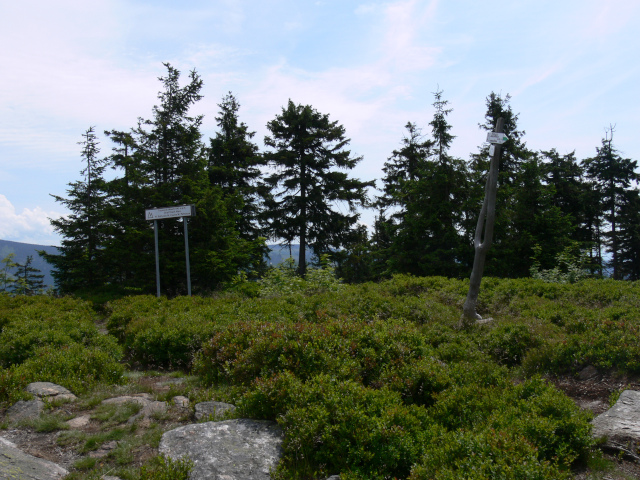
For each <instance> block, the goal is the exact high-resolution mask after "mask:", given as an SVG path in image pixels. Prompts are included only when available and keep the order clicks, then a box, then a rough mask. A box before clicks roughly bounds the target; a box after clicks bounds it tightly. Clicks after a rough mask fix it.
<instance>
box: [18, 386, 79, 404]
mask: <svg viewBox="0 0 640 480" xmlns="http://www.w3.org/2000/svg"><path fill="white" fill-rule="evenodd" d="M27 392H29V393H31V394H33V395H35V396H36V397H39V398H46V399H47V400H53V399H55V400H76V399H77V397H76V396H75V395H74V394H73V393H71V392H70V391H69V390H67V389H66V388H64V387H62V386H60V385H56V384H55V383H51V382H33V383H30V384H29V385H27Z"/></svg>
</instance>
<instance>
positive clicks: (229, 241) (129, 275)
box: [106, 64, 264, 295]
mask: <svg viewBox="0 0 640 480" xmlns="http://www.w3.org/2000/svg"><path fill="white" fill-rule="evenodd" d="M165 66H166V68H167V75H166V76H164V77H160V81H161V82H162V85H163V90H161V91H160V92H159V94H158V99H159V105H156V106H154V108H153V116H152V118H151V119H148V120H143V119H141V120H139V123H138V126H137V127H136V128H134V129H132V130H131V131H130V132H118V131H111V132H107V134H108V136H109V137H110V138H111V139H112V140H113V141H114V143H115V144H116V146H115V148H114V153H113V155H112V157H111V159H112V161H113V165H114V167H115V168H117V169H119V170H121V171H122V172H123V173H124V176H123V177H122V178H117V179H115V180H114V181H112V182H110V184H109V188H110V192H111V194H112V195H113V205H114V206H115V208H114V209H113V210H112V216H113V229H114V234H113V239H112V241H111V242H110V243H109V245H108V246H107V248H106V251H107V252H108V253H109V254H110V258H111V259H112V261H113V263H112V265H113V268H112V274H113V283H117V284H123V285H129V286H134V287H140V288H143V289H144V290H147V291H152V290H153V286H154V285H155V278H154V277H155V267H154V262H155V259H154V257H155V256H154V238H153V228H152V224H151V223H150V222H147V221H146V220H145V219H144V211H145V209H148V208H158V207H168V206H173V205H182V204H195V205H196V212H197V214H196V216H195V217H193V218H190V219H189V220H188V221H189V224H190V225H191V228H190V229H189V244H190V251H191V255H190V258H191V266H192V277H193V283H194V286H195V287H196V288H200V289H205V290H206V289H210V288H215V287H216V286H218V285H219V284H221V283H223V282H225V281H229V280H230V279H231V277H232V276H233V275H235V274H237V273H238V270H239V269H249V270H251V269H252V268H253V266H254V264H259V263H260V262H262V261H263V259H262V255H263V251H264V240H263V239H260V238H256V239H246V238H242V237H241V235H240V233H239V232H238V230H237V225H238V224H239V223H240V221H239V218H238V217H239V211H240V210H241V207H240V205H241V200H239V198H238V197H237V196H231V197H226V198H225V196H224V194H223V191H222V188H221V187H220V186H218V185H212V184H211V183H210V179H209V174H208V172H207V163H208V158H207V152H206V149H205V146H204V144H203V142H202V138H201V137H202V135H201V132H200V127H201V124H202V116H190V114H189V112H190V110H191V108H192V107H193V105H194V104H195V103H196V102H198V101H199V100H200V99H201V98H202V97H201V95H200V90H201V88H202V80H201V79H200V77H199V75H198V74H197V73H196V72H195V71H192V72H191V73H190V75H189V81H188V82H187V83H186V85H184V86H181V85H180V81H179V80H180V72H179V71H178V70H176V69H175V68H173V67H172V66H171V65H169V64H165ZM158 224H159V246H160V252H161V255H160V257H161V258H160V270H161V271H160V275H161V278H162V279H164V280H162V285H163V290H165V291H167V292H168V293H169V294H170V295H174V294H178V293H183V292H184V291H185V289H186V274H185V258H184V228H183V227H184V226H183V224H182V222H181V220H178V219H165V220H162V221H160V222H158Z"/></svg>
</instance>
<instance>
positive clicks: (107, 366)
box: [8, 343, 125, 394]
mask: <svg viewBox="0 0 640 480" xmlns="http://www.w3.org/2000/svg"><path fill="white" fill-rule="evenodd" d="M8 371H9V375H11V376H12V377H13V379H14V380H13V382H14V386H18V385H19V386H20V387H22V388H24V387H25V386H26V385H27V384H28V383H31V382H53V383H57V384H59V385H62V386H63V387H65V388H67V389H69V390H70V391H71V392H73V393H75V394H82V393H85V392H88V391H90V390H91V389H93V388H95V387H96V385H98V384H100V383H105V384H122V383H124V382H125V378H124V366H123V365H122V364H120V363H119V362H118V360H117V359H116V358H114V357H113V356H112V355H110V353H108V352H105V351H104V350H101V349H100V348H97V347H85V346H83V345H80V344H78V343H73V344H71V345H68V346H65V347H52V346H45V347H40V348H39V349H37V350H36V351H35V352H34V354H33V356H32V357H31V358H29V359H27V360H26V361H25V362H24V363H22V364H21V365H18V366H14V367H11V368H10V369H9V370H8Z"/></svg>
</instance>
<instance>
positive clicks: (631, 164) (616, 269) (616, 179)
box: [584, 126, 640, 279]
mask: <svg viewBox="0 0 640 480" xmlns="http://www.w3.org/2000/svg"><path fill="white" fill-rule="evenodd" d="M614 132H615V127H613V126H610V127H609V129H608V131H607V134H606V135H605V138H603V139H602V145H601V146H600V147H599V148H596V152H597V153H596V156H595V157H592V158H587V159H585V160H584V165H585V170H586V172H587V177H588V178H589V179H590V180H592V181H593V182H594V186H595V187H596V189H597V192H598V194H599V203H600V205H601V213H602V216H601V219H600V225H604V228H605V229H606V231H603V232H600V233H601V235H602V237H603V243H604V244H605V245H606V248H607V251H608V252H609V253H610V254H611V261H610V262H609V264H610V266H611V273H612V276H613V278H614V279H620V278H622V268H621V259H620V253H621V247H620V225H619V216H620V210H621V208H622V207H623V205H624V203H625V199H626V196H627V194H628V192H629V189H630V187H631V185H632V184H633V182H637V181H638V180H640V175H638V173H636V168H637V165H638V163H637V161H635V160H631V159H628V158H622V157H621V156H620V154H619V153H618V151H617V149H616V148H615V147H614V146H613V133H614Z"/></svg>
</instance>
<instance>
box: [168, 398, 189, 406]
mask: <svg viewBox="0 0 640 480" xmlns="http://www.w3.org/2000/svg"><path fill="white" fill-rule="evenodd" d="M171 400H172V401H173V404H174V405H175V406H176V407H180V408H187V407H188V406H189V399H188V398H187V397H183V396H182V395H178V396H177V397H173V398H172V399H171Z"/></svg>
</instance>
